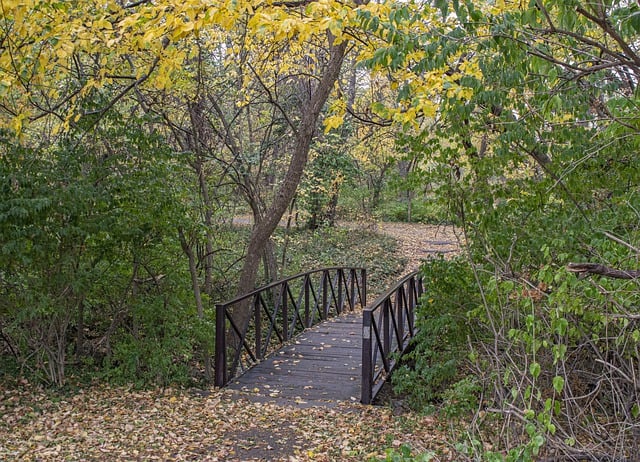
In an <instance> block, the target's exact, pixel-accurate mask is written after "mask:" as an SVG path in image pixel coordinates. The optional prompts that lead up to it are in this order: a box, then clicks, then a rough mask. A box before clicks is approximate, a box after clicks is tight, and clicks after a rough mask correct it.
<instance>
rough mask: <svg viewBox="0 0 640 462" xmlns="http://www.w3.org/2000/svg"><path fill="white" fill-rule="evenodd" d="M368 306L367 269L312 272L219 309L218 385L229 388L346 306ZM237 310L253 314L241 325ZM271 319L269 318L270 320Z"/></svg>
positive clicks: (258, 291)
mask: <svg viewBox="0 0 640 462" xmlns="http://www.w3.org/2000/svg"><path fill="white" fill-rule="evenodd" d="M357 304H359V305H360V306H362V307H364V306H366V270H365V269H364V268H343V267H330V268H321V269H316V270H311V271H307V272H304V273H300V274H296V275H294V276H290V277H287V278H285V279H282V280H280V281H276V282H273V283H271V284H268V285H266V286H264V287H260V288H258V289H256V290H253V291H252V292H249V293H247V294H245V295H241V296H239V297H236V298H234V299H233V300H230V301H228V302H225V303H219V304H217V305H216V351H215V385H216V386H219V387H221V386H224V385H226V384H227V383H228V382H229V380H231V378H233V377H235V376H236V375H238V369H240V373H243V372H245V371H246V370H247V369H248V368H249V367H251V366H252V365H253V364H254V363H256V362H258V361H260V360H262V359H263V358H264V357H266V356H267V355H268V354H269V353H271V352H272V351H275V350H276V349H277V348H278V347H279V346H281V345H283V344H284V343H285V342H287V341H289V340H291V339H292V338H293V337H294V336H296V335H298V334H299V333H300V332H302V331H303V330H305V329H307V328H309V327H311V326H313V325H315V324H317V323H318V322H320V321H324V320H325V319H327V318H329V317H332V316H336V315H339V314H340V313H342V312H343V311H344V309H345V306H346V307H347V308H348V309H349V310H351V311H353V310H354V309H355V307H356V305H357ZM234 308H239V309H242V310H251V312H250V314H249V316H248V319H247V321H246V324H245V325H243V326H239V325H238V324H237V322H236V319H235V318H234V316H233V314H234V313H233V310H234ZM265 315H266V317H265Z"/></svg>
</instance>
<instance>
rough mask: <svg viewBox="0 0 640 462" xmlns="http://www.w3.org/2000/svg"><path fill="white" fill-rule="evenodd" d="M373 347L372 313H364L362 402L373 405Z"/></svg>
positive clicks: (367, 311) (366, 311)
mask: <svg viewBox="0 0 640 462" xmlns="http://www.w3.org/2000/svg"><path fill="white" fill-rule="evenodd" d="M371 355H372V345H371V311H369V310H365V311H363V312H362V380H361V384H360V402H361V403H362V404H371V400H372V399H373V396H372V395H373V364H372V361H373V360H372V357H371Z"/></svg>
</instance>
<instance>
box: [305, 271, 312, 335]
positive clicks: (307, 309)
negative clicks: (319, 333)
mask: <svg viewBox="0 0 640 462" xmlns="http://www.w3.org/2000/svg"><path fill="white" fill-rule="evenodd" d="M309 284H311V277H310V276H309V275H307V276H306V277H305V278H304V327H311V326H310V325H309V319H310V314H311V307H310V306H309V296H310V294H309Z"/></svg>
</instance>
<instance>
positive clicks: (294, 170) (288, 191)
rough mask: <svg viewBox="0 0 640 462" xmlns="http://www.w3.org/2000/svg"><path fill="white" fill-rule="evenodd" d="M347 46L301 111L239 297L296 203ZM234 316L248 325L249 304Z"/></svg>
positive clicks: (253, 240) (334, 50)
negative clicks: (285, 162)
mask: <svg viewBox="0 0 640 462" xmlns="http://www.w3.org/2000/svg"><path fill="white" fill-rule="evenodd" d="M346 47H347V43H346V42H342V43H340V44H339V45H335V44H332V45H331V46H330V56H329V61H328V62H327V65H326V68H325V70H324V73H323V75H322V76H321V78H320V81H319V82H318V85H317V87H316V88H315V90H314V91H313V92H312V93H311V95H310V97H309V99H308V100H307V101H306V104H305V105H304V107H303V108H302V110H301V117H300V122H299V124H298V127H297V128H298V130H297V133H296V142H295V145H294V149H293V153H292V156H291V160H290V161H289V165H288V168H287V172H286V174H285V177H284V180H283V181H282V184H281V185H280V187H279V189H278V191H277V193H276V195H275V198H274V200H273V202H272V203H271V205H270V206H269V208H268V209H267V210H266V213H265V214H264V216H263V217H262V219H261V220H260V221H256V222H255V224H254V227H253V229H252V231H251V237H250V238H249V245H248V247H247V255H246V257H245V260H244V264H243V267H242V271H241V273H240V282H239V284H238V291H237V294H238V295H239V296H240V295H243V294H245V293H247V292H250V291H251V290H253V289H254V285H255V281H256V278H257V275H258V267H259V265H260V259H261V258H262V255H263V253H264V250H265V247H266V245H267V242H268V241H269V238H270V237H271V235H272V234H273V232H274V230H275V229H276V227H277V226H278V223H279V222H280V220H281V219H282V216H283V215H284V213H285V212H286V210H287V207H288V206H289V204H290V203H291V201H292V200H293V197H294V195H295V193H296V190H297V188H298V185H299V184H300V179H301V178H302V174H303V172H304V168H305V166H306V164H307V159H308V154H309V148H310V146H311V141H312V139H313V135H314V132H315V129H316V125H317V123H318V119H319V117H320V113H321V111H322V108H323V106H324V104H325V103H326V101H327V99H328V98H329V95H330V94H331V90H332V89H333V86H334V84H335V82H336V80H337V79H338V76H339V74H340V69H341V67H342V61H343V58H344V55H345V52H346ZM232 316H233V319H234V321H235V322H236V323H237V325H239V326H245V325H246V324H247V322H248V321H249V317H250V307H249V306H248V305H246V306H238V307H236V308H235V309H234V311H233V314H232Z"/></svg>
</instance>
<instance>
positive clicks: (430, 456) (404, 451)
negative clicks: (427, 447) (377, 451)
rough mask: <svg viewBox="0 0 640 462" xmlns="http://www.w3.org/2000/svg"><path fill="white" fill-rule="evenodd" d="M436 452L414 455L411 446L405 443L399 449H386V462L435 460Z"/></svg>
mask: <svg viewBox="0 0 640 462" xmlns="http://www.w3.org/2000/svg"><path fill="white" fill-rule="evenodd" d="M435 457H436V454H435V453H434V452H432V451H429V452H425V453H422V454H418V455H413V454H412V452H411V448H410V447H409V446H407V445H406V444H403V445H402V446H400V448H398V449H394V448H389V449H387V450H386V456H385V458H384V461H385V462H429V461H431V460H434V458H435Z"/></svg>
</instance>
